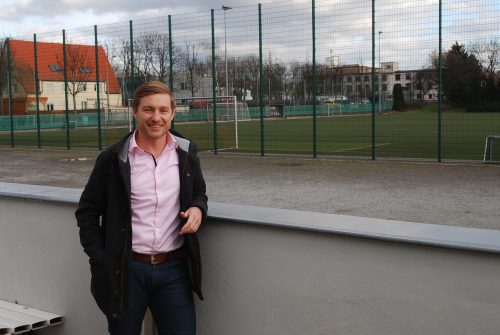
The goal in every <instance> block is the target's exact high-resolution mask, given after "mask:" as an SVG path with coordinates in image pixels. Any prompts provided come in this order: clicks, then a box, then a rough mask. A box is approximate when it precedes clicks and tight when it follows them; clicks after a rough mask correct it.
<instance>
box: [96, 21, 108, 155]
mask: <svg viewBox="0 0 500 335" xmlns="http://www.w3.org/2000/svg"><path fill="white" fill-rule="evenodd" d="M94 39H95V82H96V85H97V87H96V92H97V106H96V107H97V138H98V142H99V150H102V134H101V100H100V99H101V97H100V94H99V93H100V91H101V88H100V87H99V86H100V85H99V46H98V44H97V25H94ZM104 114H105V115H106V113H104Z"/></svg>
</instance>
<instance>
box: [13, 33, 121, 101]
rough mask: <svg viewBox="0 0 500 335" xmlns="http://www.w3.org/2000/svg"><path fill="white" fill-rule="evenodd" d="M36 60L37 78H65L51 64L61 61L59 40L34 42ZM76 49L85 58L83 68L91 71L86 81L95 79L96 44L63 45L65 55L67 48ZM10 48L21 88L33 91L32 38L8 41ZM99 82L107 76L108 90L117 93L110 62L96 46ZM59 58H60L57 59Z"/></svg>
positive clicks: (118, 86)
mask: <svg viewBox="0 0 500 335" xmlns="http://www.w3.org/2000/svg"><path fill="white" fill-rule="evenodd" d="M36 47H37V61H38V79H39V80H40V81H64V72H63V71H59V72H54V71H53V70H51V66H53V65H57V64H60V63H62V55H63V45H62V44H61V43H47V42H37V44H36ZM69 47H71V48H78V52H79V53H80V54H81V55H82V57H85V65H84V66H85V67H88V68H89V69H90V73H89V74H88V77H87V78H86V80H88V81H95V80H96V71H94V69H95V47H94V46H93V45H81V44H71V46H69V45H67V46H66V54H68V48H69ZM10 48H11V52H12V56H13V60H14V66H15V68H16V70H17V72H18V75H19V77H20V81H21V82H22V84H23V86H24V89H25V90H26V92H27V93H29V94H35V89H34V68H35V56H34V44H33V42H32V41H21V40H10ZM97 50H98V59H99V81H100V82H104V81H106V77H107V78H109V93H111V94H119V93H120V85H119V83H118V80H117V79H116V76H115V73H114V71H113V67H112V66H111V64H110V63H109V60H108V58H107V57H106V53H105V52H104V49H103V48H102V47H101V46H99V47H98V48H97ZM59 59H61V60H59Z"/></svg>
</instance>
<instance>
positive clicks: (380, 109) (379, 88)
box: [378, 30, 382, 113]
mask: <svg viewBox="0 0 500 335" xmlns="http://www.w3.org/2000/svg"><path fill="white" fill-rule="evenodd" d="M381 34H382V32H381V31H380V30H379V32H378V68H379V72H378V112H379V113H380V112H382V105H381V102H382V101H381V99H380V97H381V91H382V85H381V80H380V77H381V76H382V65H381V64H382V62H381V61H380V35H381Z"/></svg>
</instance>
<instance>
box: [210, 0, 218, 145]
mask: <svg viewBox="0 0 500 335" xmlns="http://www.w3.org/2000/svg"><path fill="white" fill-rule="evenodd" d="M211 21H212V100H213V103H212V110H213V118H214V120H213V121H214V154H215V155H217V91H216V90H217V78H216V75H217V73H216V72H215V60H216V59H215V19H214V10H213V9H211Z"/></svg>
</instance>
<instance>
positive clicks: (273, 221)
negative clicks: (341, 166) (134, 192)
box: [0, 182, 500, 254]
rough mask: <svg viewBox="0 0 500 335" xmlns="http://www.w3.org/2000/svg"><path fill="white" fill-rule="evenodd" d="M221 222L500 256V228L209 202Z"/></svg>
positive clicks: (34, 190)
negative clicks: (499, 229) (468, 226)
mask: <svg viewBox="0 0 500 335" xmlns="http://www.w3.org/2000/svg"><path fill="white" fill-rule="evenodd" d="M81 192H82V190H81V189H74V188H62V187H51V186H40V185H26V184H14V183H2V182H0V197H8V198H21V199H28V200H38V201H48V202H59V203H68V204H76V203H77V202H78V200H79V198H80V194H81ZM208 215H209V217H210V218H211V219H217V220H222V221H232V222H241V223H250V224H257V225H265V226H275V227H280V228H290V229H299V230H306V231H316V232H323V233H331V234H338V235H346V236H354V237H360V238H367V239H376V240H385V241H393V242H401V243H410V244H419V245H427V246H435V247H442V248H449V249H457V250H469V251H478V252H487V253H495V254H500V231H497V230H490V229H478V228H466V227H455V226H445V225H435V224H424V223H415V222H407V221H395V220H382V219H372V218H364V217H356V216H348V215H337V214H326V213H316V212H307V211H295V210H286V209H276V208H265V207H256V206H246V205H236V204H227V203H217V202H210V203H209V213H208Z"/></svg>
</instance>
